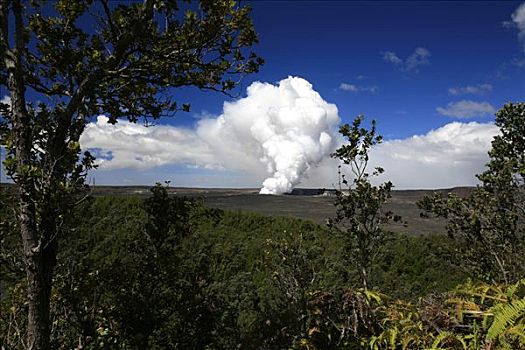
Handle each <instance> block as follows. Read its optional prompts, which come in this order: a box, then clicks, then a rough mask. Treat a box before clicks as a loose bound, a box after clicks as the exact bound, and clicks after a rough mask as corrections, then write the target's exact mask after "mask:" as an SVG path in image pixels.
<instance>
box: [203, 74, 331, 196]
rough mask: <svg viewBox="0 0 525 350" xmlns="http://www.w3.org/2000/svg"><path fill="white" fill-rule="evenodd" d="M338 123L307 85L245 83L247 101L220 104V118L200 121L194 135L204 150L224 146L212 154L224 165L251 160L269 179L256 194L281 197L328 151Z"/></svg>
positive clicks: (294, 81)
mask: <svg viewBox="0 0 525 350" xmlns="http://www.w3.org/2000/svg"><path fill="white" fill-rule="evenodd" d="M339 120H340V119H339V116H338V112H337V107H336V106H335V105H334V104H331V103H327V102H326V101H324V100H323V99H322V98H321V96H320V95H319V94H318V93H317V92H316V91H314V90H313V89H312V85H311V84H310V83H309V82H307V81H306V80H304V79H301V78H297V77H288V78H287V79H284V80H281V81H280V82H279V86H275V85H272V84H267V83H260V82H255V83H253V84H251V85H250V86H249V87H248V90H247V97H245V98H243V99H240V100H238V101H235V102H226V103H224V110H223V114H222V115H221V116H219V117H218V118H216V119H204V120H201V121H200V122H199V125H198V128H197V134H198V135H199V136H200V138H201V139H202V140H206V141H207V142H209V143H210V145H213V144H220V145H223V146H224V144H225V143H227V144H228V147H220V149H216V151H217V152H218V153H219V154H218V156H219V158H221V159H223V160H224V161H225V163H239V159H238V157H242V158H246V161H247V162H249V159H250V158H251V159H253V156H255V157H256V158H257V159H258V160H259V161H260V162H262V163H263V164H265V166H266V170H267V172H268V173H269V174H270V177H268V178H266V179H265V180H264V182H263V187H262V189H261V191H260V193H261V194H281V193H286V192H290V191H291V190H292V189H293V188H294V187H295V186H296V185H297V184H299V183H300V182H301V180H302V179H303V178H304V177H305V175H306V173H307V171H308V170H309V169H310V168H311V167H313V166H315V165H317V164H318V163H319V162H320V161H321V160H322V159H323V158H325V157H327V156H328V155H329V154H330V153H331V152H332V151H333V149H334V147H335V136H334V135H335V128H336V126H337V124H338V123H339ZM246 165H248V164H246Z"/></svg>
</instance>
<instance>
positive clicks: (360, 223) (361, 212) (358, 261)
mask: <svg viewBox="0 0 525 350" xmlns="http://www.w3.org/2000/svg"><path fill="white" fill-rule="evenodd" d="M363 119H364V117H363V116H359V117H357V118H356V119H355V120H354V121H353V123H352V125H349V124H345V125H342V126H341V127H340V129H339V133H340V134H341V135H342V136H343V137H344V138H345V139H346V141H347V144H343V145H342V146H341V147H339V148H338V149H337V150H336V151H335V153H334V154H332V157H333V158H336V159H338V160H339V161H340V162H341V163H342V164H341V165H339V167H338V173H339V188H338V189H337V190H336V199H335V202H334V205H335V208H336V216H335V218H334V219H332V220H330V221H329V224H330V225H331V226H333V227H335V228H336V229H338V230H339V231H341V232H342V235H343V240H344V242H345V259H346V260H347V262H348V263H349V265H350V266H354V267H355V268H356V270H357V272H358V274H359V276H360V279H361V281H362V285H363V287H364V289H365V290H367V289H368V287H369V282H370V276H369V270H370V267H371V265H372V263H373V262H374V259H375V257H376V256H377V254H378V253H379V250H380V249H381V248H382V246H383V244H384V243H385V240H386V238H387V235H388V231H387V230H385V229H384V228H383V225H384V224H386V223H388V222H390V221H391V220H393V221H395V222H399V221H401V217H400V216H398V215H394V214H393V213H392V212H390V211H385V210H384V208H383V205H384V204H385V202H386V201H387V200H388V199H389V198H390V197H391V195H390V191H391V190H392V187H393V185H392V183H391V182H390V181H388V182H385V183H383V184H381V185H379V186H374V185H372V183H371V182H370V179H371V177H372V176H373V177H375V176H378V175H380V174H382V173H383V172H384V170H383V168H381V167H376V168H375V169H373V171H372V173H371V174H370V173H368V172H367V166H368V161H369V154H368V153H369V151H370V148H371V147H373V146H375V145H377V144H380V143H381V142H382V141H383V137H382V136H381V135H378V134H377V133H376V122H375V120H372V125H371V128H370V129H369V130H368V129H366V128H364V127H363V126H362V122H363ZM348 169H349V170H350V174H345V171H346V170H348ZM348 175H349V176H348Z"/></svg>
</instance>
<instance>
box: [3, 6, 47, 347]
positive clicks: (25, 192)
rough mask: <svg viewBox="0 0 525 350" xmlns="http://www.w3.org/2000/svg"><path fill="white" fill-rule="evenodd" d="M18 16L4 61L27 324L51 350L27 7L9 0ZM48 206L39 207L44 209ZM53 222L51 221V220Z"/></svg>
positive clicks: (31, 343)
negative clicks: (28, 74) (29, 92)
mask: <svg viewBox="0 0 525 350" xmlns="http://www.w3.org/2000/svg"><path fill="white" fill-rule="evenodd" d="M9 4H10V2H9V1H4V2H2V3H1V4H0V17H1V20H2V21H1V24H2V25H1V26H0V36H1V38H0V39H2V40H4V41H5V43H8V42H9V41H8V33H7V31H8V29H9V26H8V8H9ZM11 9H12V11H13V14H14V28H15V33H14V39H15V45H14V48H9V47H4V52H3V53H2V54H3V58H4V60H5V61H4V63H5V66H6V68H7V73H8V78H7V85H8V88H9V92H10V96H11V123H12V134H13V135H14V139H13V142H14V148H15V152H14V153H15V158H16V179H15V182H16V184H17V185H18V189H19V203H18V204H19V213H18V219H19V224H20V234H21V237H22V242H23V249H24V260H25V261H24V262H25V267H26V275H27V298H28V306H29V314H28V324H27V349H31V350H47V349H50V344H49V339H50V328H51V327H50V320H49V306H50V296H51V282H52V278H53V269H54V266H55V260H56V244H57V243H56V240H54V239H51V238H52V232H54V230H53V229H54V228H53V226H51V225H49V223H52V222H53V218H52V217H50V218H43V219H44V220H42V218H41V217H40V218H39V217H38V211H37V209H38V207H37V205H36V204H35V203H36V201H37V198H36V195H35V194H36V191H35V185H34V182H35V179H34V178H32V177H33V176H34V175H31V174H30V173H29V171H28V170H29V169H28V167H30V165H31V149H32V146H33V145H32V143H33V137H32V130H31V120H30V116H29V114H28V111H27V108H26V100H25V82H24V73H23V69H24V68H23V58H22V57H23V55H24V51H25V44H26V43H25V39H24V36H23V33H24V22H23V18H22V12H23V6H22V3H21V1H20V0H13V1H12V2H11ZM45 204H46V203H40V205H41V206H42V208H45V207H44V206H45ZM50 220H51V221H50Z"/></svg>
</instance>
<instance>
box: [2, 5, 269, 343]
mask: <svg viewBox="0 0 525 350" xmlns="http://www.w3.org/2000/svg"><path fill="white" fill-rule="evenodd" d="M249 14H250V10H249V8H247V7H242V6H239V5H238V4H237V3H236V2H235V1H231V0H201V1H200V2H199V3H198V4H192V3H189V4H188V3H186V2H184V3H178V2H176V1H162V0H144V2H143V3H137V2H123V3H113V2H109V1H108V0H100V1H94V0H67V1H66V0H58V1H56V2H52V3H46V2H39V1H31V2H22V1H21V0H0V87H1V88H2V90H1V91H4V89H6V91H8V93H9V97H10V102H9V103H7V104H5V103H3V104H0V109H1V110H0V114H1V115H3V117H2V127H1V128H0V130H1V131H2V134H1V143H2V145H3V146H5V147H6V149H7V151H8V156H7V159H6V161H5V166H6V168H7V171H8V174H9V175H10V176H11V177H12V178H13V180H14V182H15V183H16V184H17V185H18V191H19V192H18V221H19V228H20V234H21V239H22V242H23V250H24V259H25V265H26V274H27V297H28V303H29V314H28V338H27V347H28V348H29V349H47V348H49V333H50V323H49V303H50V293H51V287H52V278H53V269H54V266H55V260H56V255H57V249H58V242H59V238H60V237H62V236H63V235H64V233H65V232H66V231H67V229H66V228H67V219H68V213H69V210H71V208H72V207H74V204H75V202H76V201H77V200H78V196H79V194H80V193H81V192H82V190H83V189H84V188H85V183H84V179H85V174H86V171H87V170H89V169H90V168H92V167H93V165H94V163H93V160H94V158H93V157H92V156H91V155H90V154H89V152H84V153H81V150H80V145H79V138H80V135H81V134H82V132H83V130H84V128H85V126H86V124H87V123H88V122H89V121H90V118H92V117H93V116H95V115H98V114H105V115H106V116H107V117H108V118H109V121H110V122H111V123H116V122H117V120H118V119H119V118H126V119H128V120H130V121H132V122H136V121H139V120H144V121H146V122H147V121H148V120H151V119H157V118H160V117H161V116H165V115H172V114H174V113H175V112H177V111H179V110H184V111H188V110H189V105H188V104H180V103H177V102H176V101H175V99H174V98H173V97H172V95H173V93H174V91H172V90H171V88H177V87H184V86H195V87H197V88H199V89H202V90H213V91H219V92H223V93H228V91H231V90H232V89H233V88H234V87H235V86H236V85H237V84H238V82H239V81H240V80H239V79H240V77H242V76H243V75H245V74H247V73H253V72H256V71H257V70H258V68H259V66H260V65H261V64H262V62H263V61H262V59H261V58H259V57H257V56H256V55H255V54H254V53H253V52H251V53H248V55H247V57H245V55H246V50H247V48H249V47H250V46H252V45H253V44H254V43H256V42H257V36H256V33H255V31H254V28H253V25H252V22H251V19H250V17H249ZM93 28H96V29H93ZM37 100H38V101H41V102H38V103H36V102H34V101H37Z"/></svg>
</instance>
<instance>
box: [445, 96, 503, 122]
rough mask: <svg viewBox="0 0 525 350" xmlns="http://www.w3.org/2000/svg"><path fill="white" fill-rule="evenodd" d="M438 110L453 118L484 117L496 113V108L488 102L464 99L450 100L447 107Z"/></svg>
mask: <svg viewBox="0 0 525 350" xmlns="http://www.w3.org/2000/svg"><path fill="white" fill-rule="evenodd" d="M436 111H437V112H438V113H439V114H441V115H444V116H447V117H453V118H460V119H466V118H473V117H483V116H487V115H492V114H494V113H496V109H495V108H494V107H493V106H492V105H491V104H490V103H488V102H476V101H469V100H462V101H457V102H450V103H448V104H447V106H446V107H438V108H436Z"/></svg>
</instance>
